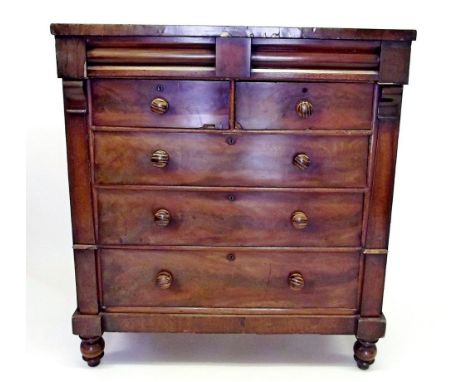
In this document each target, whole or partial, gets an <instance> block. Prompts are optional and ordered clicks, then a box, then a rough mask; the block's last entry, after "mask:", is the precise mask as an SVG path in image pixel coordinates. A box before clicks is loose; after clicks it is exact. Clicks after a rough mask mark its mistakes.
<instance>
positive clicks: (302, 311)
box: [102, 306, 356, 316]
mask: <svg viewBox="0 0 468 382" xmlns="http://www.w3.org/2000/svg"><path fill="white" fill-rule="evenodd" d="M102 310H103V311H104V312H106V313H158V314H210V315H212V314H229V315H232V314H241V315H251V314H256V315H262V314H268V315H271V314H275V315H276V314H277V315H292V314H293V315H311V314H321V315H327V314H330V315H346V316H347V315H354V314H356V309H353V308H326V309H323V308H202V307H200V308H198V307H174V308H172V307H149V306H112V307H104V306H103V307H102Z"/></svg>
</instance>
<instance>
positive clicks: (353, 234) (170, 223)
mask: <svg viewBox="0 0 468 382" xmlns="http://www.w3.org/2000/svg"><path fill="white" fill-rule="evenodd" d="M301 190H302V189H301ZM97 202H98V217H99V221H98V234H99V242H100V243H101V244H142V245H215V246H222V245H232V246H238V245H239V246H313V247H326V246H359V245H360V237H361V224H362V202H363V194H362V193H355V192H335V191H330V192H312V191H309V192H305V191H300V192H299V191H298V192H295V191H291V192H286V191H258V190H255V191H252V190H250V191H246V190H241V189H232V191H230V190H229V189H228V190H222V191H221V190H210V191H205V190H203V191H200V190H184V191H179V190H166V189H164V190H154V189H144V188H143V187H141V186H140V187H137V188H135V189H128V188H127V189H117V188H115V189H114V188H108V187H106V188H99V189H98V196H97Z"/></svg>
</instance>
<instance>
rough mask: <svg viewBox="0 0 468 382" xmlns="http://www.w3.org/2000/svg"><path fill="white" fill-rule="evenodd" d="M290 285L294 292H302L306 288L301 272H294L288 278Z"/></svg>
mask: <svg viewBox="0 0 468 382" xmlns="http://www.w3.org/2000/svg"><path fill="white" fill-rule="evenodd" d="M288 284H289V287H290V288H291V289H292V290H301V289H302V288H304V285H305V281H304V276H302V274H301V273H299V272H292V273H290V274H289V276H288Z"/></svg>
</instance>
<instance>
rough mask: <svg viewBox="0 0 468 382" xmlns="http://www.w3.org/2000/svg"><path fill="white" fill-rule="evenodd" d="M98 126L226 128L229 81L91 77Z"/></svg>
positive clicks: (95, 121) (93, 107) (94, 115)
mask: <svg viewBox="0 0 468 382" xmlns="http://www.w3.org/2000/svg"><path fill="white" fill-rule="evenodd" d="M91 93H92V120H93V124H94V125H99V126H136V127H177V128H201V127H204V126H205V127H209V128H216V129H226V128H228V127H229V126H228V115H229V82H227V81H177V80H166V81H165V80H157V81H156V80H154V81H153V80H120V79H119V80H113V79H105V80H92V81H91Z"/></svg>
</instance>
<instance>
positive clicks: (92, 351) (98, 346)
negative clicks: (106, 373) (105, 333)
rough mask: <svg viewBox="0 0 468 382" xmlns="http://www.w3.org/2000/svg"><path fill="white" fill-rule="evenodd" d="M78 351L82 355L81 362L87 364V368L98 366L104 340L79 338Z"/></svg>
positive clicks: (102, 352) (100, 338) (102, 353)
mask: <svg viewBox="0 0 468 382" xmlns="http://www.w3.org/2000/svg"><path fill="white" fill-rule="evenodd" d="M80 338H81V345H80V350H81V354H82V355H83V360H84V361H85V362H87V363H88V366H91V367H94V366H97V365H99V362H101V358H102V357H103V356H104V346H105V343H104V339H103V338H102V337H81V336H80Z"/></svg>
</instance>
